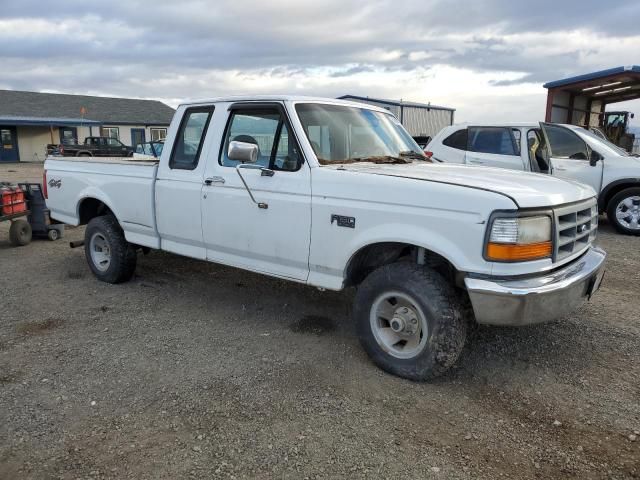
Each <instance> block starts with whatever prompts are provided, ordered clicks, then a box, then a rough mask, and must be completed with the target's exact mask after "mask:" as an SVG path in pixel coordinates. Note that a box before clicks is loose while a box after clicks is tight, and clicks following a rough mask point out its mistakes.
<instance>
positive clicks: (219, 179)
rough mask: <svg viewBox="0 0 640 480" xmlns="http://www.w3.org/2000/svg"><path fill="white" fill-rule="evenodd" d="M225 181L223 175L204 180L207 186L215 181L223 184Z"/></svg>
mask: <svg viewBox="0 0 640 480" xmlns="http://www.w3.org/2000/svg"><path fill="white" fill-rule="evenodd" d="M224 182H225V180H224V178H222V177H211V178H205V180H204V184H205V185H207V186H210V185H212V184H214V183H219V184H221V185H222V184H223V183H224Z"/></svg>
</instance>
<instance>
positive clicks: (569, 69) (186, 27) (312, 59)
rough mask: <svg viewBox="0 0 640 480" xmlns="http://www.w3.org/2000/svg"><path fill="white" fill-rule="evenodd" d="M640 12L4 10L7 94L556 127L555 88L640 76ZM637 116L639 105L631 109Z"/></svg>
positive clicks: (402, 6) (372, 3)
mask: <svg viewBox="0 0 640 480" xmlns="http://www.w3.org/2000/svg"><path fill="white" fill-rule="evenodd" d="M639 19H640V2H639V1H638V0H617V1H616V2H602V1H601V0H598V1H592V0H577V1H576V0H566V1H558V0H555V1H551V0H538V1H536V2H533V3H532V2H521V1H516V0H482V1H466V2H463V1H458V0H441V1H440V0H417V1H402V0H396V1H387V0H366V1H365V0H362V1H361V0H351V1H350V0H327V1H315V2H309V1H304V0H297V1H289V0H271V1H269V0H267V1H265V0H251V1H241V0H235V1H233V0H218V1H195V0H182V1H178V0H174V1H165V0H154V1H137V0H110V1H109V2H94V1H91V0H56V1H55V2H46V1H34V0H20V1H14V0H0V44H2V46H3V48H2V49H1V50H0V65H1V66H2V67H1V68H0V88H9V89H16V90H33V91H45V92H63V93H75V94H89V95H106V96H124V97H135V98H152V99H159V100H162V101H164V102H165V103H167V104H169V105H171V106H176V105H177V104H179V103H180V102H181V101H184V100H192V99H197V98H210V97H215V96H220V95H228V94H247V93H248V94H252V93H254V94H258V93H265V94H266V93H276V94H296V95H315V96H328V97H336V96H340V95H344V94H354V95H362V96H369V97H382V98H393V99H404V100H409V101H416V102H425V103H428V102H430V103H432V104H436V105H445V106H448V107H453V108H456V109H457V112H456V121H532V120H542V119H543V117H544V110H545V101H546V90H545V89H544V88H543V87H542V84H543V83H545V82H547V81H551V80H556V79H560V78H565V77H567V76H572V75H577V74H582V73H587V72H591V71H595V70H601V69H605V68H611V67H615V66H621V65H630V64H640V54H639V53H640V29H638V25H639V24H638V20H639ZM623 107H626V108H628V109H630V110H632V111H633V110H635V111H636V112H637V114H638V115H637V118H636V119H635V121H634V123H635V124H636V125H640V101H634V102H627V104H624V105H623V104H619V105H618V106H617V107H616V108H617V109H622V108H623Z"/></svg>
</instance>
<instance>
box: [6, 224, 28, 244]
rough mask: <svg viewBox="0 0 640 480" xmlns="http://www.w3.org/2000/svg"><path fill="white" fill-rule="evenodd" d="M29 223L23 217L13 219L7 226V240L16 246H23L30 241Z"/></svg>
mask: <svg viewBox="0 0 640 480" xmlns="http://www.w3.org/2000/svg"><path fill="white" fill-rule="evenodd" d="M31 235H32V232H31V225H29V222H27V221H26V220H23V219H19V220H14V221H13V222H11V226H10V227H9V241H10V242H11V244H12V245H15V246H16V247H23V246H25V245H28V244H29V243H30V242H31Z"/></svg>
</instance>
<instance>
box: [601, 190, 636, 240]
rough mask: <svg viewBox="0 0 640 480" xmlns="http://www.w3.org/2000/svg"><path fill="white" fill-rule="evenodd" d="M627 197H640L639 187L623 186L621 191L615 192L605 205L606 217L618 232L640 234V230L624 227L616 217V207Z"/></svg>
mask: <svg viewBox="0 0 640 480" xmlns="http://www.w3.org/2000/svg"><path fill="white" fill-rule="evenodd" d="M627 197H640V187H631V188H625V189H624V190H622V191H621V192H618V193H616V194H615V195H614V196H613V197H612V198H611V200H609V205H607V218H608V220H609V223H611V225H613V227H614V228H615V229H616V230H617V231H618V232H620V233H624V234H625V235H635V236H638V235H640V230H632V229H630V228H627V227H625V226H624V225H622V224H621V223H620V221H619V220H618V218H617V217H616V207H617V206H618V204H619V203H620V202H621V201H622V200H624V199H625V198H627Z"/></svg>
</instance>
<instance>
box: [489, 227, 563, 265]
mask: <svg viewBox="0 0 640 480" xmlns="http://www.w3.org/2000/svg"><path fill="white" fill-rule="evenodd" d="M552 253H553V243H552V242H551V218H550V217H547V216H535V217H509V218H505V217H496V218H494V220H493V223H492V224H491V231H490V232H489V238H488V242H487V246H486V250H485V256H486V258H487V260H489V261H498V262H525V261H528V260H539V259H541V258H549V257H551V255H552Z"/></svg>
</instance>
